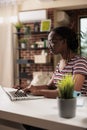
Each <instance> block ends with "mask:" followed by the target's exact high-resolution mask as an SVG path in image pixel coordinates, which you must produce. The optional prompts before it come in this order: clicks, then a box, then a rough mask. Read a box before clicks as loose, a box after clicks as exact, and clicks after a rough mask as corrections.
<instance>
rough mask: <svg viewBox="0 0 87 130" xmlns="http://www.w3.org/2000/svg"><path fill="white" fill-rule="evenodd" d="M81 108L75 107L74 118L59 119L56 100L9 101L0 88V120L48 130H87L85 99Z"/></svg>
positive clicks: (86, 104)
mask: <svg viewBox="0 0 87 130" xmlns="http://www.w3.org/2000/svg"><path fill="white" fill-rule="evenodd" d="M84 100H85V103H84V105H83V106H77V111H76V117H75V118H71V119H65V118H61V117H59V113H58V106H57V105H58V104H57V99H47V98H44V99H36V100H26V101H25V100H24V101H11V100H10V98H9V97H8V95H7V94H6V93H5V92H4V91H3V89H2V88H1V87H0V118H1V119H6V120H10V121H14V122H17V123H21V124H28V125H32V126H37V127H41V128H44V129H48V130H58V129H59V130H65V129H67V130H73V129H74V130H83V129H87V98H84Z"/></svg>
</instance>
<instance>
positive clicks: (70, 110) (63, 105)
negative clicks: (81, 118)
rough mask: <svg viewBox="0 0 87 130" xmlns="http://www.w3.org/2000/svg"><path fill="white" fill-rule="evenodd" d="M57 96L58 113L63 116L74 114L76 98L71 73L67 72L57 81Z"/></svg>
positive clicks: (67, 116)
mask: <svg viewBox="0 0 87 130" xmlns="http://www.w3.org/2000/svg"><path fill="white" fill-rule="evenodd" d="M57 86H58V92H59V98H58V107H59V108H58V109H59V115H60V116H61V117H64V118H72V117H75V115H76V98H75V97H74V80H73V77H72V75H71V74H67V75H65V76H64V77H63V79H62V80H60V81H58V82H57Z"/></svg>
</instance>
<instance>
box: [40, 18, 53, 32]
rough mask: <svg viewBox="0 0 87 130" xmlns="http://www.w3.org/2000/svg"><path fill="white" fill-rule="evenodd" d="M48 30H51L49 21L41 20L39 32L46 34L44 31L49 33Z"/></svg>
mask: <svg viewBox="0 0 87 130" xmlns="http://www.w3.org/2000/svg"><path fill="white" fill-rule="evenodd" d="M50 29H51V19H47V20H42V21H41V26H40V31H41V32H46V31H50Z"/></svg>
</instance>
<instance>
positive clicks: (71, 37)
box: [52, 26, 78, 52]
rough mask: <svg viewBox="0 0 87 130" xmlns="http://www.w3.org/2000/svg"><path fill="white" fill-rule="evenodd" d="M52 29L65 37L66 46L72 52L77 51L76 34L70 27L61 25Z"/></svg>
mask: <svg viewBox="0 0 87 130" xmlns="http://www.w3.org/2000/svg"><path fill="white" fill-rule="evenodd" d="M52 31H54V32H55V33H56V34H57V35H58V36H60V37H62V38H63V39H66V41H67V46H68V48H69V49H70V50H72V51H74V52H75V51H77V49H78V36H77V34H76V33H75V32H74V31H73V30H72V29H70V28H69V27H66V26H62V27H56V28H54V29H53V30H52Z"/></svg>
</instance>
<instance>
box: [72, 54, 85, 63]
mask: <svg viewBox="0 0 87 130" xmlns="http://www.w3.org/2000/svg"><path fill="white" fill-rule="evenodd" d="M75 60H77V61H83V60H84V61H86V62H87V57H84V56H80V55H77V56H75Z"/></svg>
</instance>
